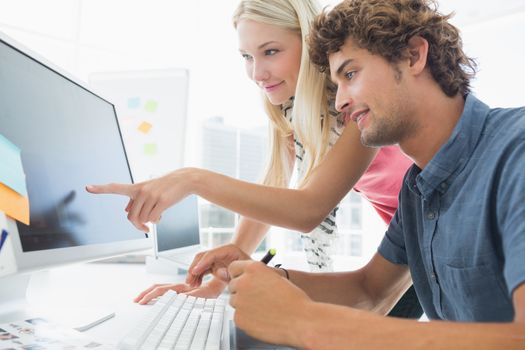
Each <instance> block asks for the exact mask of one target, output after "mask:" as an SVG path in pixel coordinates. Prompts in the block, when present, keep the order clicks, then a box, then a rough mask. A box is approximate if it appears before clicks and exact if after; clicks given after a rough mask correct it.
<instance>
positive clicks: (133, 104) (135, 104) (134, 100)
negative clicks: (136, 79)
mask: <svg viewBox="0 0 525 350" xmlns="http://www.w3.org/2000/svg"><path fill="white" fill-rule="evenodd" d="M139 107H140V97H130V98H128V108H130V109H137V108H139Z"/></svg>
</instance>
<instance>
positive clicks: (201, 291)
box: [133, 278, 227, 305]
mask: <svg viewBox="0 0 525 350" xmlns="http://www.w3.org/2000/svg"><path fill="white" fill-rule="evenodd" d="M226 286H227V283H226V282H223V281H221V280H220V279H217V278H212V279H211V280H209V281H208V282H206V283H204V284H202V285H201V286H199V287H191V286H189V285H187V284H185V283H178V284H169V283H165V284H155V285H153V286H151V287H149V288H148V289H146V290H145V291H143V292H142V293H140V294H139V295H138V296H137V297H136V298H135V299H134V300H133V301H134V302H136V303H139V304H141V305H145V304H147V303H149V302H150V301H151V300H153V299H155V298H158V297H161V296H163V295H164V294H165V293H166V292H167V291H169V290H173V291H175V292H177V293H184V294H187V295H191V296H194V297H199V298H208V299H209V298H217V297H218V296H219V295H220V294H221V293H222V291H223V290H224V288H225V287H226Z"/></svg>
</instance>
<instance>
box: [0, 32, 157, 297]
mask: <svg viewBox="0 0 525 350" xmlns="http://www.w3.org/2000/svg"><path fill="white" fill-rule="evenodd" d="M0 133H1V134H2V135H4V136H5V137H6V138H7V139H9V140H10V141H11V142H12V143H14V144H15V145H17V146H18V147H19V148H20V149H21V157H22V163H23V166H24V170H25V173H26V183H27V190H28V194H29V201H30V225H29V226H27V225H24V224H22V223H17V224H15V223H14V221H10V224H9V227H8V230H9V232H10V234H11V236H12V237H14V238H15V239H14V240H13V246H14V253H15V254H14V255H15V260H16V264H17V268H18V272H26V271H33V270H37V269H45V268H48V267H51V266H56V265H61V264H66V263H72V262H79V261H89V260H96V259H100V258H104V257H109V256H114V255H119V254H124V253H128V252H132V251H139V250H145V249H148V248H151V242H150V240H148V239H145V237H144V234H143V233H141V232H140V231H138V230H137V229H136V228H134V227H133V225H131V224H130V223H129V222H128V220H127V219H126V215H124V212H123V211H124V208H125V206H126V203H127V199H126V198H124V197H121V196H95V195H92V194H89V193H87V192H86V191H85V186H86V185H87V184H103V183H108V182H120V183H132V181H133V179H132V176H131V173H130V169H129V166H128V162H127V158H126V152H125V150H124V147H123V143H122V138H121V135H120V130H119V125H118V123H117V118H116V115H115V108H114V106H113V104H112V103H110V102H108V101H107V100H105V99H104V98H102V97H100V96H99V95H97V94H95V93H93V92H92V91H90V90H89V89H87V88H86V87H85V85H84V84H83V83H81V82H80V81H78V80H76V79H74V78H72V77H71V76H70V75H69V74H67V73H65V72H64V71H62V70H61V69H60V68H58V67H56V66H54V65H53V64H51V63H50V62H47V61H46V60H45V59H44V58H42V57H40V56H39V55H37V54H35V53H32V52H31V51H30V50H28V49H27V48H25V47H23V46H22V45H21V44H19V43H16V42H15V41H14V40H13V39H11V38H9V37H8V36H6V35H5V34H3V33H0ZM9 288H10V286H9V283H5V280H0V294H1V291H2V289H9Z"/></svg>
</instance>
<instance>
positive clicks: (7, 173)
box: [0, 134, 27, 197]
mask: <svg viewBox="0 0 525 350" xmlns="http://www.w3.org/2000/svg"><path fill="white" fill-rule="evenodd" d="M0 159H1V160H2V161H1V162H0V183H3V184H4V185H6V186H7V187H9V188H11V189H12V190H14V191H16V192H18V193H19V194H20V195H22V196H25V197H27V188H26V176H25V173H24V168H23V166H22V158H21V156H20V149H19V148H18V147H16V146H15V145H14V144H13V143H11V141H9V140H8V139H6V138H5V137H4V136H2V135H1V134H0Z"/></svg>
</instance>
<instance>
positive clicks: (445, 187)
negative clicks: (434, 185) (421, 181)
mask: <svg viewBox="0 0 525 350" xmlns="http://www.w3.org/2000/svg"><path fill="white" fill-rule="evenodd" d="M440 186H441V189H442V190H446V189H447V183H446V182H442V183H441V185H440Z"/></svg>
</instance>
